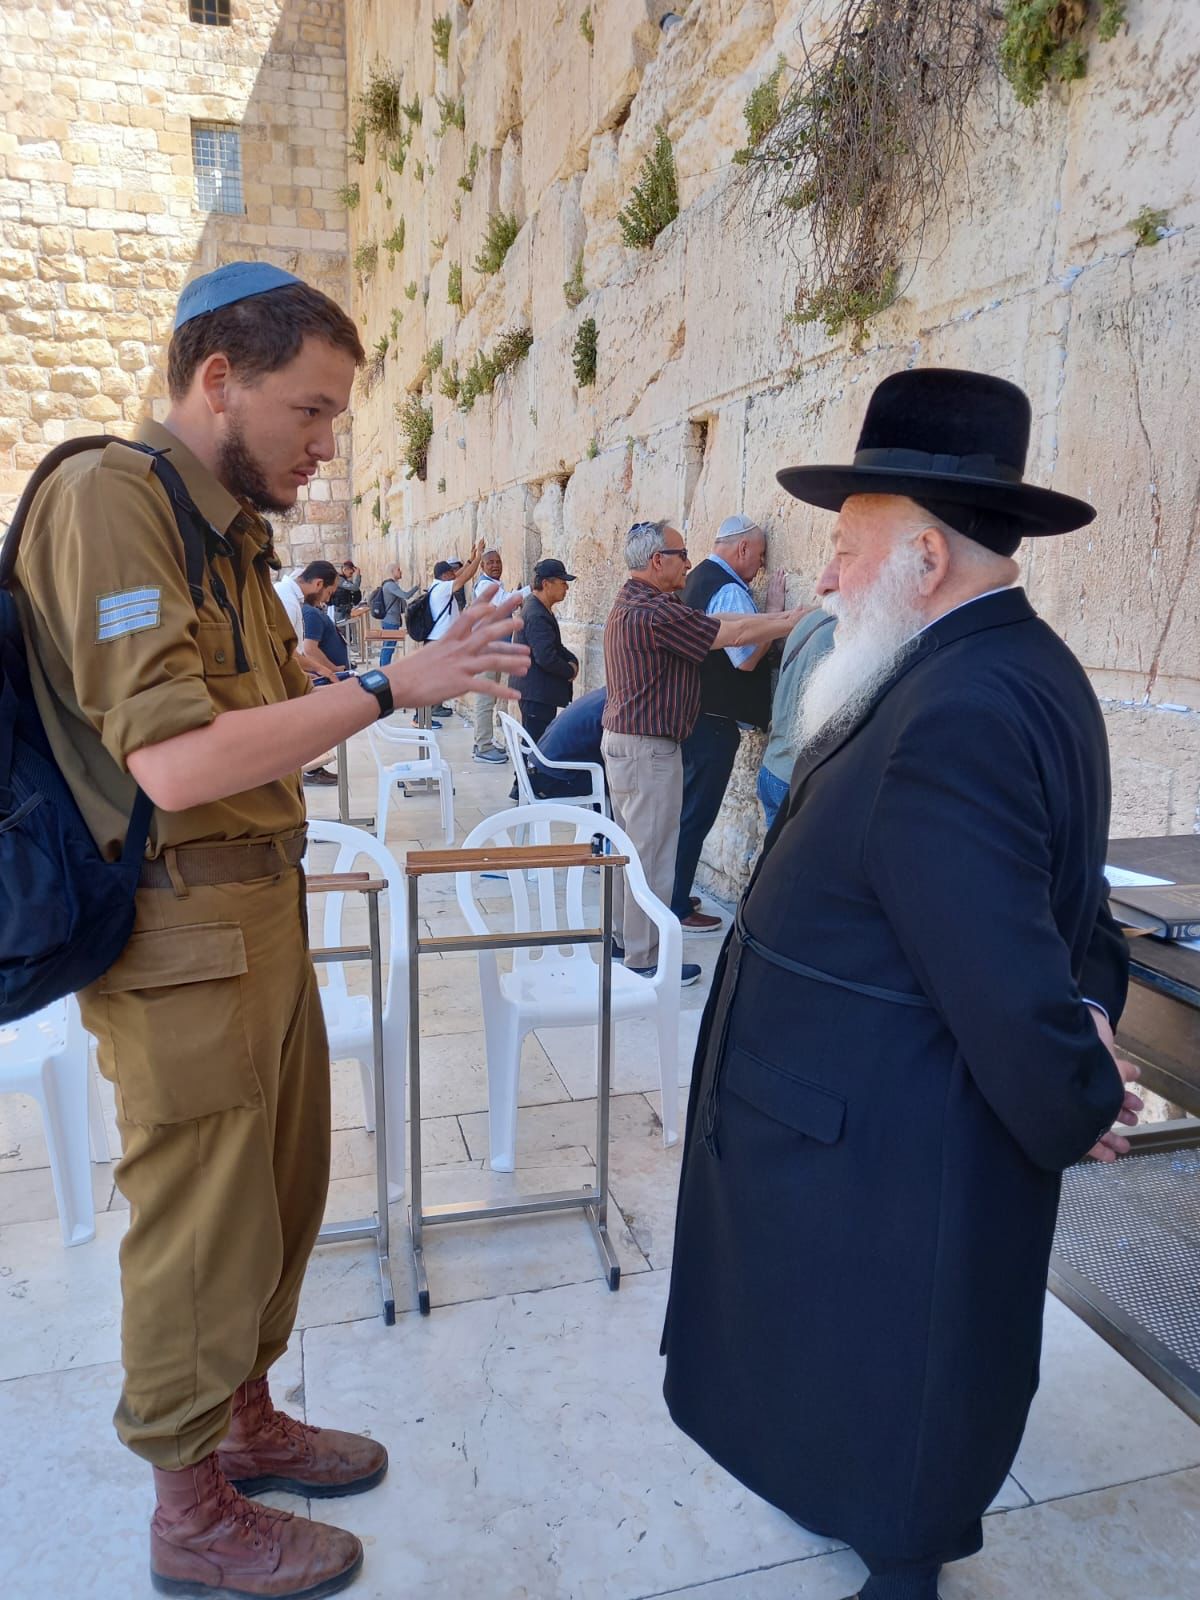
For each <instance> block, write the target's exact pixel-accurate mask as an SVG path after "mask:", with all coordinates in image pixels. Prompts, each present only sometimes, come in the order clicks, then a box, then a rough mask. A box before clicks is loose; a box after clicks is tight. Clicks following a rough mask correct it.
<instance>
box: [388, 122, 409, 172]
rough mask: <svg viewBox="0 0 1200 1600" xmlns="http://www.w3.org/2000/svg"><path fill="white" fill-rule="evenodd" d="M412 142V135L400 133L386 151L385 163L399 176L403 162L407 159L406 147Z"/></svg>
mask: <svg viewBox="0 0 1200 1600" xmlns="http://www.w3.org/2000/svg"><path fill="white" fill-rule="evenodd" d="M411 143H412V135H411V134H408V133H402V134H400V136H399V137H398V138H397V139H396V141H395V143H394V145H393V147H392V149H391V151H390V152H389V153H388V158H387V164H388V167H389V168H390V169H391V171H392V172H394V173H395V174H396V176H397V177H399V176H400V175H401V174H402V173H403V171H404V163H405V162H406V161H407V160H408V147H409V145H410V144H411Z"/></svg>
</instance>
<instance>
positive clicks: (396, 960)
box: [308, 817, 408, 1200]
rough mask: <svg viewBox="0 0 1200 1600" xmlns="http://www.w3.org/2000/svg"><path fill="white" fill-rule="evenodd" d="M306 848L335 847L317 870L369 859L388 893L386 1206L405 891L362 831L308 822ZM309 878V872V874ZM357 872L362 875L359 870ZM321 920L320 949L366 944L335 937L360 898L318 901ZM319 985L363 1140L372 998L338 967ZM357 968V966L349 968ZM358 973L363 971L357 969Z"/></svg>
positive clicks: (403, 1056) (400, 1050) (371, 1089)
mask: <svg viewBox="0 0 1200 1600" xmlns="http://www.w3.org/2000/svg"><path fill="white" fill-rule="evenodd" d="M308 842H309V844H310V845H313V844H332V845H336V846H337V856H336V858H335V860H334V862H333V864H332V866H329V867H328V868H326V867H325V866H324V864H322V870H323V871H325V870H328V871H330V872H352V871H354V870H356V863H357V862H358V858H359V857H360V856H367V857H369V859H370V861H371V863H372V865H373V866H374V868H375V874H376V876H378V877H380V878H383V879H384V881H385V882H386V883H387V892H386V894H383V895H381V896H380V897H379V910H380V924H381V932H382V924H383V913H384V911H385V910H386V912H387V914H388V916H387V930H386V942H385V944H384V948H383V951H382V957H383V1069H384V1086H385V1090H386V1095H387V1151H388V1193H389V1195H390V1196H391V1198H392V1199H393V1200H399V1199H401V1198H402V1197H403V1195H404V1149H405V1145H404V1107H405V1103H406V1102H405V1091H406V1088H407V1073H406V1070H405V1069H406V1066H407V1062H408V922H407V909H406V900H405V890H404V874H403V873H402V872H401V870H400V866H399V864H398V863H397V861H396V858H395V856H393V855H392V853H391V851H390V850H388V849H387V848H386V847H385V846H384V845H382V844H380V843H379V841H378V840H377V839H375V838H373V837H372V835H371V834H369V833H367V832H366V831H365V830H364V829H362V828H349V827H346V826H345V825H344V824H342V823H340V822H323V821H320V820H318V819H317V818H314V817H310V818H309V823H308ZM309 870H310V871H311V868H310V869H309ZM358 870H360V871H361V870H362V869H361V867H359V868H358ZM321 899H322V900H323V901H324V909H323V914H322V916H321V918H320V926H321V944H322V945H324V946H326V947H331V946H336V945H341V944H365V943H366V935H365V934H363V935H361V936H359V935H356V936H355V937H354V938H352V939H347V938H345V937H344V936H343V934H342V915H343V911H344V908H345V905H346V903H347V901H348V902H349V903H350V905H352V906H354V905H358V906H362V907H363V908H364V911H365V903H364V902H363V900H362V899H361V897H360V896H358V895H354V894H350V895H345V894H326V895H322V896H321ZM323 965H324V968H325V976H326V981H325V983H323V984H322V985H321V1009H322V1010H323V1011H324V1013H325V1029H326V1032H327V1033H328V1035H329V1056H330V1059H331V1060H333V1061H344V1060H350V1061H357V1062H358V1070H359V1077H360V1079H361V1082H362V1097H363V1111H364V1117H363V1123H364V1126H365V1127H366V1129H367V1132H368V1133H371V1132H374V1129H375V1083H374V1076H373V1066H374V1060H375V1044H374V1035H373V1032H372V1028H371V996H370V993H369V991H368V993H366V994H351V993H350V991H349V989H348V987H347V984H346V977H347V969H346V967H345V966H344V965H343V964H342V963H341V962H336V961H330V962H326V963H323ZM356 965H357V964H356ZM357 970H359V971H361V970H363V968H361V967H358V968H357Z"/></svg>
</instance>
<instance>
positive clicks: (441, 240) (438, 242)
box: [429, 233, 446, 256]
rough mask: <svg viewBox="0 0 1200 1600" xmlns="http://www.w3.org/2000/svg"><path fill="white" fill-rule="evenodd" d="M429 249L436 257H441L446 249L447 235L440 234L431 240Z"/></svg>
mask: <svg viewBox="0 0 1200 1600" xmlns="http://www.w3.org/2000/svg"><path fill="white" fill-rule="evenodd" d="M429 248H430V249H431V250H432V251H433V253H434V255H437V256H440V255H441V253H442V251H443V250H444V249H445V248H446V235H445V234H444V233H439V234H438V235H437V236H436V237H435V238H433V239H430V241H429Z"/></svg>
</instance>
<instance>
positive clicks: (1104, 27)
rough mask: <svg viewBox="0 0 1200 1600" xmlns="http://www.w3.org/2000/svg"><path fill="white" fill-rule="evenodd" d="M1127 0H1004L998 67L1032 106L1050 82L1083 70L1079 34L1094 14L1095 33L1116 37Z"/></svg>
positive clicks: (1071, 77) (1069, 79)
mask: <svg viewBox="0 0 1200 1600" xmlns="http://www.w3.org/2000/svg"><path fill="white" fill-rule="evenodd" d="M1125 4H1126V0H1008V3H1007V4H1006V6H1005V8H1004V32H1003V34H1002V36H1001V39H1000V67H1001V70H1002V71H1003V73H1004V76H1005V77H1006V78H1007V79H1008V81H1009V83H1011V84H1012V87H1013V93H1014V94H1015V95H1016V97H1017V99H1018V100H1019V101H1020V102H1021V104H1022V105H1023V106H1031V105H1033V104H1034V103H1035V101H1036V100H1037V99H1038V97H1039V96H1040V95H1041V94H1042V92H1043V91H1044V89H1045V88H1046V85H1047V84H1048V83H1050V82H1051V81H1055V82H1058V83H1071V82H1073V81H1074V80H1075V79H1077V78H1082V77H1084V76H1085V75H1086V73H1087V50H1086V49H1085V47H1084V44H1083V40H1082V37H1081V36H1082V34H1083V31H1084V29H1085V28H1086V27H1087V25H1088V23H1089V21H1090V20H1091V18H1092V17H1093V16H1096V17H1098V19H1099V23H1098V27H1097V29H1096V33H1097V36H1098V37H1099V38H1100V39H1103V40H1109V39H1113V38H1115V37H1116V35H1117V32H1118V30H1119V29H1120V27H1121V25H1122V23H1123V22H1124V21H1125Z"/></svg>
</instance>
